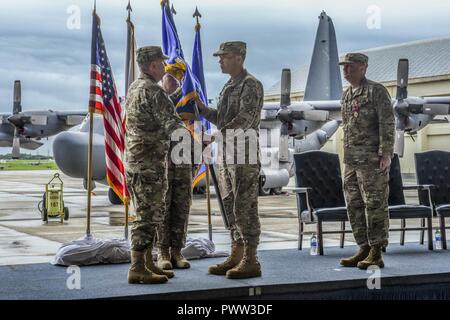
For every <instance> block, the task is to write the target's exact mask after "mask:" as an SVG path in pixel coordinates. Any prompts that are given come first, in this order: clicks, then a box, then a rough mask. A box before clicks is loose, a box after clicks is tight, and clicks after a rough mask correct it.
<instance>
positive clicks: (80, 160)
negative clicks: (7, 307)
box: [53, 12, 450, 204]
mask: <svg viewBox="0 0 450 320" xmlns="http://www.w3.org/2000/svg"><path fill="white" fill-rule="evenodd" d="M338 62H339V55H338V50H337V42H336V35H335V31H334V26H333V22H332V20H331V18H330V17H329V16H327V15H326V13H325V12H322V13H321V14H320V16H319V26H318V29H317V33H316V39H315V44H314V49H313V54H312V59H311V65H310V69H309V74H308V79H307V84H306V89H305V94H304V100H303V101H301V102H291V100H290V78H291V77H290V70H289V69H283V71H282V77H281V99H280V101H279V102H270V103H264V106H263V109H262V113H261V129H265V130H261V133H262V134H261V136H260V139H261V140H260V145H261V154H262V162H263V166H262V168H261V175H260V194H261V195H266V194H270V193H271V192H274V191H275V192H277V191H279V190H281V188H282V187H284V186H286V185H287V184H288V183H289V178H290V177H292V176H293V175H294V168H293V154H294V153H297V152H303V151H308V150H319V149H320V148H321V147H322V146H323V145H324V144H325V143H326V142H327V141H328V140H329V139H330V137H331V136H332V135H333V134H334V133H335V132H336V130H337V129H338V128H339V124H340V123H341V121H342V119H341V105H340V97H341V95H342V81H341V74H340V70H339V65H338ZM407 84H408V62H407V60H406V59H401V60H400V62H399V66H398V84H397V97H396V99H393V108H394V110H395V116H396V131H397V132H396V146H395V149H396V153H398V154H399V155H403V145H404V143H403V141H404V133H405V132H406V133H408V134H413V133H415V132H417V131H419V130H420V129H422V128H424V127H425V126H426V125H427V124H429V123H430V122H431V121H432V120H433V118H434V116H436V115H447V114H448V113H449V106H450V97H408V96H407ZM93 130H94V137H93V166H92V168H93V180H94V181H97V182H99V183H102V184H105V185H106V184H107V183H106V169H105V168H106V165H105V151H104V137H103V134H104V132H103V130H104V129H103V120H102V119H101V118H100V117H96V118H95V119H94V128H93ZM88 132H89V121H87V119H85V121H84V122H83V124H82V126H81V128H80V130H79V131H78V132H74V131H71V132H62V133H60V134H59V135H58V136H57V137H56V138H55V140H54V142H53V153H54V157H55V161H56V164H57V165H58V167H59V168H60V169H61V171H63V172H64V173H65V174H67V175H69V176H71V177H75V178H81V179H84V185H85V187H86V185H87V184H86V172H87V144H88ZM269 136H272V137H273V136H275V137H276V139H273V138H272V139H270V138H269ZM289 138H294V140H295V144H292V143H290V139H289ZM268 159H271V160H272V162H270V161H268ZM273 159H276V161H278V163H276V165H275V166H274V163H273ZM108 195H109V199H110V201H111V202H112V203H114V204H119V203H120V199H119V198H118V197H117V196H116V195H115V194H114V192H113V191H112V190H111V189H110V190H109V193H108Z"/></svg>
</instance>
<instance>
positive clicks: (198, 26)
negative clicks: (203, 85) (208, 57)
mask: <svg viewBox="0 0 450 320" xmlns="http://www.w3.org/2000/svg"><path fill="white" fill-rule="evenodd" d="M201 16H202V15H201V14H200V12H199V11H198V8H197V7H195V12H194V14H193V15H192V17H194V18H195V19H196V24H195V31H196V32H200V28H201V26H200V22H199V20H198V18H201ZM195 108H197V106H195ZM196 111H197V114H198V110H196ZM197 119H198V120H200V116H199V115H198V116H197ZM204 134H205V133H204V131H203V126H202V141H203V135H204ZM205 167H206V204H207V208H208V236H209V240H210V241H212V221H211V220H212V219H211V193H210V192H211V189H210V187H209V184H210V180H209V175H210V173H209V166H206V164H205Z"/></svg>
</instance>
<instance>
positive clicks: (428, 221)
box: [427, 217, 433, 250]
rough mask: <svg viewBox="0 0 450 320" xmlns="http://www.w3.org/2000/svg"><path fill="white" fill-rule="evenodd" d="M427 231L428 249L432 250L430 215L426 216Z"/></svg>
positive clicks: (431, 222) (431, 221)
mask: <svg viewBox="0 0 450 320" xmlns="http://www.w3.org/2000/svg"><path fill="white" fill-rule="evenodd" d="M427 232H428V250H433V220H432V219H431V217H428V218H427Z"/></svg>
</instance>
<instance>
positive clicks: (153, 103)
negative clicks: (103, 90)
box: [125, 46, 184, 283]
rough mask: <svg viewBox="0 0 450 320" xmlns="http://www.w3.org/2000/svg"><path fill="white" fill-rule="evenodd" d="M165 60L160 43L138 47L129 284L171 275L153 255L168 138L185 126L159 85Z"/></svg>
mask: <svg viewBox="0 0 450 320" xmlns="http://www.w3.org/2000/svg"><path fill="white" fill-rule="evenodd" d="M164 59H167V57H166V56H164V54H163V53H162V51H161V48H160V47H157V46H147V47H143V48H140V49H139V50H138V51H137V63H138V65H139V68H140V70H141V75H140V77H139V79H137V80H136V81H135V82H133V83H132V84H131V86H130V88H129V90H128V95H127V101H126V107H125V108H126V114H127V117H126V142H125V144H126V152H125V159H126V160H125V166H126V176H127V186H128V189H129V191H130V195H131V199H132V201H133V204H134V207H135V210H136V216H137V219H136V221H135V222H134V223H133V227H132V229H131V267H130V269H129V271H128V282H129V283H163V282H166V281H167V279H168V278H170V277H173V272H172V271H166V270H161V269H160V268H158V267H157V266H156V265H154V263H153V259H152V248H153V242H154V238H155V235H156V229H157V227H158V226H159V225H160V224H161V223H162V221H163V220H164V214H165V196H166V192H167V189H168V184H167V157H168V152H169V146H170V136H171V133H172V132H173V131H174V130H176V129H179V128H184V125H183V123H182V122H181V120H180V119H179V118H177V117H176V116H175V114H174V112H173V105H172V102H171V101H170V100H169V98H168V97H167V95H166V94H165V92H164V91H163V89H162V88H161V87H160V86H159V85H158V84H157V83H158V81H160V80H161V79H162V77H163V75H164V72H165V71H164Z"/></svg>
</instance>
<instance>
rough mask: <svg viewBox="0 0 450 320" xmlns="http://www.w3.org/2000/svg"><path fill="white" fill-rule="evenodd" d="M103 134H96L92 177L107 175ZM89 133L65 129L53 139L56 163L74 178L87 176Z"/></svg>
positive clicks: (99, 177)
mask: <svg viewBox="0 0 450 320" xmlns="http://www.w3.org/2000/svg"><path fill="white" fill-rule="evenodd" d="M103 139H104V138H103V136H101V135H98V134H94V136H93V146H92V177H93V179H94V180H97V181H98V180H104V179H105V175H106V164H105V151H104V142H103ZM88 142H89V133H87V132H73V131H65V132H61V133H60V134H58V135H57V136H56V137H55V139H54V141H53V156H54V158H55V162H56V165H57V166H58V168H59V169H60V170H61V171H62V172H64V173H65V174H66V175H68V176H70V177H73V178H81V179H83V178H85V177H86V176H87V160H88V155H87V151H88Z"/></svg>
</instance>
